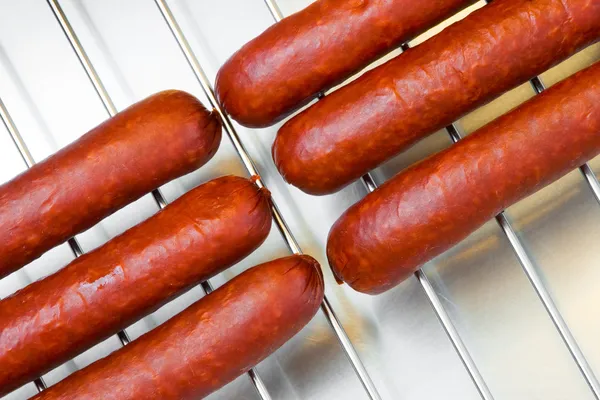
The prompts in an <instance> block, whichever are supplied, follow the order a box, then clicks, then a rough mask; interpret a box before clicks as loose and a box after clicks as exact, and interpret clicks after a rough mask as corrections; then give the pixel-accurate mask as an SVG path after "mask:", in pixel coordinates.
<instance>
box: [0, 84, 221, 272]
mask: <svg viewBox="0 0 600 400" xmlns="http://www.w3.org/2000/svg"><path fill="white" fill-rule="evenodd" d="M220 141H221V124H220V121H219V119H218V116H217V114H216V113H210V112H208V111H207V110H206V109H205V108H204V107H203V106H202V104H201V103H200V102H199V101H198V100H197V99H195V98H194V97H192V96H191V95H189V94H187V93H185V92H181V91H176V90H171V91H165V92H161V93H158V94H155V95H154V96H151V97H149V98H147V99H145V100H142V101H140V102H139V103H136V104H134V105H132V106H131V107H129V108H127V109H126V110H124V111H122V112H120V113H118V114H117V115H116V116H115V117H113V118H111V119H109V120H107V121H105V122H104V123H102V124H101V125H99V126H98V127H96V128H94V129H92V130H91V131H90V132H88V133H87V134H85V135H83V136H82V137H81V138H80V139H78V140H77V141H75V142H73V143H72V144H71V145H69V146H67V147H65V148H64V149H62V150H60V151H59V152H58V153H56V154H54V155H52V156H50V157H49V158H47V159H46V160H44V161H42V162H40V163H38V164H37V165H34V166H33V167H32V168H30V169H29V170H27V171H25V172H24V173H22V174H21V175H19V176H17V177H16V178H14V179H13V180H11V181H9V182H7V183H5V184H4V185H2V186H0V278H2V277H4V276H6V275H8V274H10V273H12V272H14V271H16V270H17V269H19V268H21V267H23V266H24V265H26V264H28V263H29V262H31V261H33V260H35V259H36V258H38V257H40V256H41V255H42V254H43V253H45V252H46V251H48V250H50V249H51V248H53V247H55V246H58V245H59V244H61V243H64V242H65V241H67V240H68V239H69V238H70V237H72V236H74V235H75V234H77V233H80V232H83V231H85V230H87V229H89V228H91V227H92V226H94V225H95V224H96V223H98V222H100V221H101V220H102V219H103V218H105V217H107V216H109V215H110V214H112V213H114V212H115V211H117V210H118V209H120V208H122V207H124V206H125V205H127V204H129V203H131V202H133V201H135V200H137V199H139V198H140V197H142V196H143V195H145V194H146V193H149V192H151V191H152V190H154V189H156V188H157V187H159V186H161V185H163V184H165V183H167V182H169V181H171V180H173V179H175V178H177V177H180V176H182V175H185V174H187V173H190V172H192V171H194V170H196V169H197V168H199V167H200V166H202V165H204V164H205V163H206V162H207V161H208V160H210V159H211V158H212V156H213V155H214V154H215V152H216V151H217V149H218V147H219V143H220Z"/></svg>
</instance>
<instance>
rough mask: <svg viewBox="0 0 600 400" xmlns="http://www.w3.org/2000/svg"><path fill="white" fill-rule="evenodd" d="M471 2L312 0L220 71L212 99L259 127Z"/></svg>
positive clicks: (239, 118) (280, 116) (273, 121)
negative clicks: (311, 2)
mask: <svg viewBox="0 0 600 400" xmlns="http://www.w3.org/2000/svg"><path fill="white" fill-rule="evenodd" d="M474 2H475V0H427V1H415V0H375V1H364V0H351V1H348V0H318V1H316V2H314V3H313V4H311V5H310V6H308V7H307V8H305V9H304V10H302V11H300V12H298V13H296V14H293V15H291V16H289V17H287V18H285V19H284V20H282V21H281V22H279V23H277V24H275V25H273V26H271V27H270V28H269V29H267V30H266V31H265V32H263V33H262V34H261V35H260V36H258V37H257V38H256V39H254V40H252V41H251V42H249V43H248V44H246V45H245V46H244V47H242V48H241V49H240V50H239V51H238V52H237V53H235V54H234V55H233V56H232V57H231V58H230V59H229V60H228V61H227V62H226V63H225V64H224V65H223V66H222V67H221V69H220V71H219V74H218V76H217V81H216V90H217V96H218V98H219V101H220V103H221V104H222V105H223V107H224V108H225V109H226V110H227V112H229V113H230V114H231V116H232V117H233V118H234V119H236V120H237V121H238V122H239V123H241V124H242V125H245V126H249V127H265V126H269V125H272V124H274V123H275V122H277V121H279V120H281V119H283V118H284V117H286V116H287V115H289V114H290V113H291V112H293V111H294V110H297V109H298V108H300V107H301V106H303V105H304V104H306V103H308V102H309V101H310V100H312V99H313V98H314V97H315V96H316V95H317V94H318V93H319V92H321V91H325V90H327V89H329V88H331V87H333V86H335V85H336V84H338V83H340V82H342V81H343V80H344V79H346V78H348V77H349V76H350V75H352V74H353V73H355V72H357V71H359V70H360V69H362V68H364V67H366V66H367V65H368V64H369V63H370V62H372V61H374V60H375V59H377V58H379V57H380V56H382V55H384V54H385V53H387V52H389V51H390V50H392V49H394V48H396V47H399V46H400V45H401V44H402V42H404V41H406V40H408V39H411V38H413V37H415V36H416V35H418V34H419V33H421V32H423V31H425V30H426V29H428V28H430V27H432V26H434V25H435V24H437V23H438V22H441V21H442V20H444V19H445V18H447V17H449V16H450V15H452V14H454V13H455V12H457V11H458V10H460V9H461V8H463V7H465V6H467V5H469V4H472V3H474Z"/></svg>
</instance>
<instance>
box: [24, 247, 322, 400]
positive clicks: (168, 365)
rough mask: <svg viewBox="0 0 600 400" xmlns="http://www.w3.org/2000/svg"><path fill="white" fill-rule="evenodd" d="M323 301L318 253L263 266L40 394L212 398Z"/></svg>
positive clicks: (133, 399) (45, 399)
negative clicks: (314, 255) (314, 256)
mask: <svg viewBox="0 0 600 400" xmlns="http://www.w3.org/2000/svg"><path fill="white" fill-rule="evenodd" d="M322 300H323V277H322V275H321V270H320V267H319V264H318V263H317V262H316V261H315V260H314V259H313V258H312V257H309V256H291V257H287V258H282V259H278V260H275V261H271V262H267V263H265V264H261V265H259V266H256V267H254V268H250V269H249V270H247V271H246V272H244V273H242V274H241V275H239V276H238V277H236V278H234V279H232V280H231V281H230V282H228V283H226V284H225V285H224V286H222V287H221V288H219V289H217V290H215V291H214V292H213V293H211V294H209V295H208V296H206V297H204V298H202V299H201V300H200V301H198V302H196V303H195V304H192V305H191V306H190V307H188V308H187V309H186V310H184V311H183V312H181V313H180V314H179V315H176V316H174V317H173V318H171V319H170V320H169V321H167V322H165V323H164V324H162V325H161V326H159V327H157V328H155V329H154V330H152V331H150V332H149V333H147V334H145V335H143V336H141V337H140V338H139V339H137V340H134V341H133V342H132V343H131V344H130V345H128V346H126V347H124V348H122V349H120V350H118V351H116V352H114V353H113V354H111V355H110V356H108V357H106V358H104V359H101V360H99V361H97V362H95V363H93V364H91V365H90V366H88V367H87V368H84V369H83V370H81V371H78V372H76V373H74V374H73V375H72V376H70V377H68V378H66V379H65V380H64V381H62V382H59V383H58V384H56V385H55V386H52V387H50V388H49V389H47V390H45V391H43V392H42V393H40V394H39V395H37V396H36V397H34V399H36V400H58V399H79V398H81V399H84V398H85V399H88V398H101V399H104V398H107V399H108V398H111V399H119V400H138V399H148V400H152V399H156V400H158V399H160V400H163V399H173V400H175V399H190V400H191V399H199V398H204V397H205V396H207V395H208V394H210V393H211V392H214V391H215V390H217V389H219V388H221V387H222V386H225V384H227V383H229V382H231V381H233V380H234V379H235V378H237V377H238V376H240V375H241V374H243V373H245V372H247V371H248V370H249V369H250V368H251V367H253V366H254V365H256V364H258V363H259V362H260V361H262V360H263V359H265V358H266V357H267V356H269V355H270V354H272V353H273V352H274V351H275V350H277V349H278V348H279V347H280V346H281V345H283V344H284V343H285V342H286V341H288V340H289V339H290V338H291V337H292V336H294V335H295V334H296V333H298V332H299V331H300V330H301V329H302V328H303V327H304V326H305V325H306V324H307V323H308V322H309V321H310V320H311V319H312V317H313V316H314V315H315V313H316V312H317V310H318V309H319V305H320V303H321V301H322Z"/></svg>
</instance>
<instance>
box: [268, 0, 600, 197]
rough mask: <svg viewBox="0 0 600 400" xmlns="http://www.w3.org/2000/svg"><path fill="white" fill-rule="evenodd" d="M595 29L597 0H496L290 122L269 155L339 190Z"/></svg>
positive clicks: (287, 169) (316, 188)
mask: <svg viewBox="0 0 600 400" xmlns="http://www.w3.org/2000/svg"><path fill="white" fill-rule="evenodd" d="M599 37H600V2H599V1H595V0H495V1H494V2H492V3H491V4H490V5H487V6H485V7H483V8H481V9H479V10H477V11H475V12H473V13H472V14H470V15H469V16H468V17H466V18H465V19H463V20H462V21H459V22H457V23H455V24H454V25H452V26H450V27H449V28H447V29H445V30H444V31H442V32H441V33H440V34H438V35H437V36H435V37H433V38H431V39H429V40H428V41H426V42H425V43H423V44H421V45H420V46H417V47H415V48H413V49H410V50H408V51H406V52H405V53H404V54H401V55H400V56H398V57H396V58H395V59H393V60H391V61H389V62H388V63H386V64H384V65H383V66H380V67H378V68H376V69H374V70H372V71H370V72H368V73H366V74H365V75H363V76H362V77H361V78H359V79H358V80H356V81H354V82H353V83H351V84H349V85H348V86H346V87H343V88H341V89H339V90H338V91H336V92H334V93H332V94H331V95H329V96H327V97H326V98H325V99H323V100H322V101H320V102H319V103H317V104H315V105H313V106H312V107H311V108H309V109H308V110H306V111H304V112H303V113H301V114H299V115H298V116H296V117H295V118H293V119H291V120H290V121H288V122H287V123H286V124H285V125H284V126H283V127H282V128H281V130H280V131H279V133H278V136H277V138H276V140H275V143H274V145H273V158H274V160H275V163H276V165H277V167H278V169H279V171H280V172H281V174H282V175H283V177H284V178H285V179H286V180H287V181H288V182H290V183H291V184H292V185H294V186H297V187H298V188H300V189H301V190H303V191H305V192H307V193H311V194H317V195H320V194H327V193H332V192H335V191H337V190H339V189H341V188H342V187H344V186H346V185H348V184H349V183H351V182H352V181H354V180H355V179H357V178H359V177H360V176H361V175H363V174H365V173H367V172H369V171H370V170H371V169H373V168H375V167H377V166H378V165H380V164H381V163H383V162H384V161H386V160H388V159H389V158H391V157H392V156H394V155H396V154H397V153H399V152H401V151H402V150H405V149H407V148H408V147H409V146H411V145H412V144H414V143H415V142H417V141H418V140H420V139H422V138H424V137H425V136H427V135H429V134H431V133H433V132H435V131H437V130H439V129H441V128H443V127H444V126H446V125H449V124H450V123H452V122H453V121H455V120H457V119H459V118H460V117H461V116H462V115H464V114H465V113H467V112H469V111H470V110H473V109H474V108H476V107H477V106H480V105H482V104H484V103H486V102H488V101H490V100H492V99H493V98H495V97H497V96H499V95H500V94H502V93H503V92H505V91H507V90H509V89H511V88H513V87H515V86H516V85H518V84H520V83H522V82H525V81H527V80H528V79H530V78H532V77H533V76H535V75H537V74H539V73H541V72H543V71H545V70H547V69H548V68H549V67H551V66H552V65H553V64H555V63H557V62H558V61H560V60H563V59H565V58H566V57H568V56H570V55H571V54H573V53H575V52H576V51H577V50H578V49H581V48H582V47H585V46H587V45H589V44H591V43H592V42H595V41H596V40H598V38H599Z"/></svg>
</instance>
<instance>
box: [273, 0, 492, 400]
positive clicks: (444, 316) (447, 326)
mask: <svg viewBox="0 0 600 400" xmlns="http://www.w3.org/2000/svg"><path fill="white" fill-rule="evenodd" d="M264 2H265V4H266V5H267V7H268V8H269V11H270V12H271V15H272V16H273V18H274V19H275V22H279V21H281V20H282V19H283V14H282V12H281V10H280V9H279V7H278V6H277V3H276V1H275V0H264ZM403 46H404V45H403ZM406 46H407V45H406ZM406 48H408V47H406ZM406 48H405V47H403V50H405V49H406ZM324 97H325V94H324V93H319V96H318V99H319V100H321V99H323V98H324ZM448 132H449V133H451V136H453V135H454V136H456V137H458V131H457V130H456V128H454V127H452V129H451V130H449V131H448ZM361 181H362V183H363V185H364V186H365V188H366V189H367V191H368V192H373V191H375V189H377V186H378V185H377V183H376V182H375V179H374V178H373V176H372V175H371V174H370V173H367V174H365V175H364V176H363V177H362V178H361ZM414 276H415V278H416V279H417V281H418V282H419V284H420V285H421V287H422V289H423V291H424V292H425V295H426V296H427V298H428V300H429V303H430V304H431V307H432V308H433V311H434V312H435V314H436V316H437V318H438V320H439V321H440V323H441V324H442V327H443V328H444V332H446V335H447V336H448V338H449V339H450V342H451V343H452V346H453V347H454V349H455V350H456V352H457V354H458V357H459V358H460V360H461V362H462V364H463V365H464V366H465V368H466V370H467V373H468V374H469V377H470V378H471V380H472V381H473V384H474V385H475V387H476V389H477V391H478V392H479V395H480V396H481V398H482V399H484V400H493V399H494V397H493V396H492V393H491V392H490V390H489V388H488V386H487V384H486V382H485V380H484V379H483V376H482V375H481V372H479V369H478V368H477V365H476V364H475V361H473V358H472V357H471V354H470V353H469V350H468V349H467V347H466V345H465V343H464V342H463V340H462V338H461V337H460V334H459V333H458V330H457V329H456V327H455V326H454V324H453V323H452V319H451V318H450V316H449V315H448V313H447V311H446V309H445V308H444V305H443V304H442V302H441V300H440V298H439V296H438V294H437V293H436V291H435V289H434V288H433V286H432V285H431V282H430V281H429V278H427V275H426V274H425V273H424V272H423V271H422V270H421V269H419V270H418V271H417V272H415V274H414Z"/></svg>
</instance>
